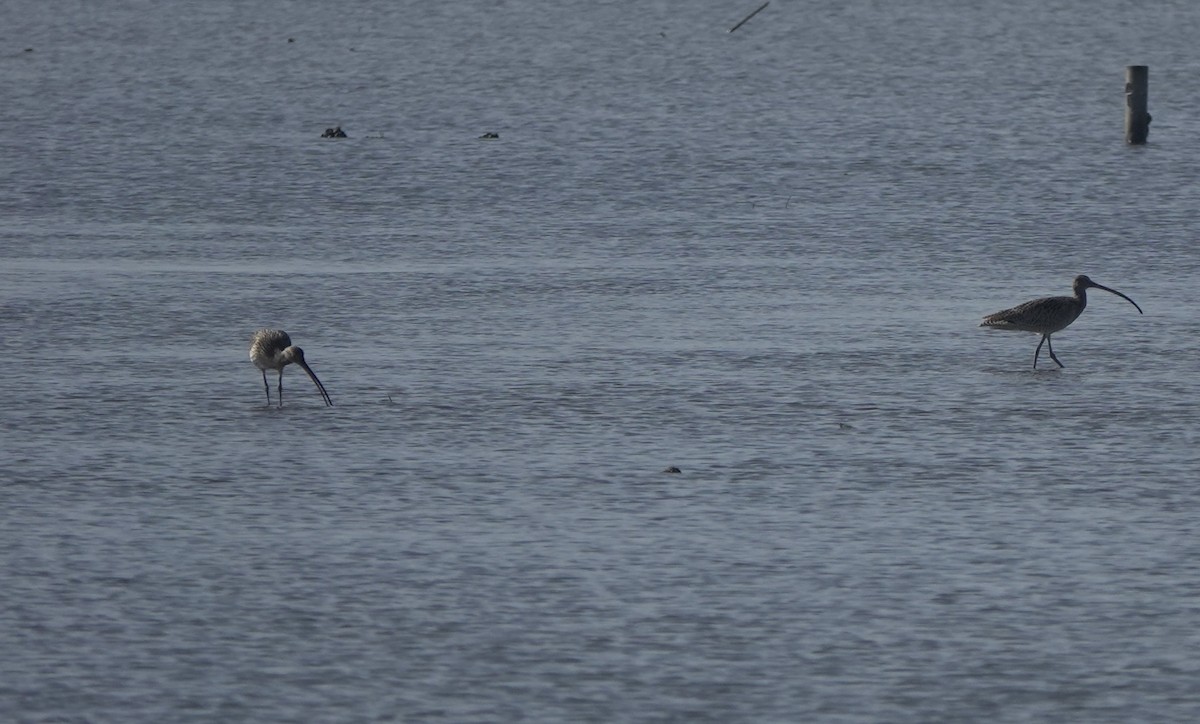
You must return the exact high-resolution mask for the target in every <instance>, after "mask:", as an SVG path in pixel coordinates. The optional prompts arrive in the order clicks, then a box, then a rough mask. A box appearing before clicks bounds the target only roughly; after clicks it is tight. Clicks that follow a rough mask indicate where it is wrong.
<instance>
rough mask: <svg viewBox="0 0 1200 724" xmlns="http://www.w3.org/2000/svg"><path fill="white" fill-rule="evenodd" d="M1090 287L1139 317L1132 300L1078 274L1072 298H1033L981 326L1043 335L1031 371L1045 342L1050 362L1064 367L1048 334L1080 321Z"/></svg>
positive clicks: (1135, 303) (987, 319)
mask: <svg viewBox="0 0 1200 724" xmlns="http://www.w3.org/2000/svg"><path fill="white" fill-rule="evenodd" d="M1089 288H1095V289H1103V290H1104V291H1106V292H1111V293H1113V294H1116V295H1117V296H1118V297H1121V298H1122V299H1124V300H1125V301H1127V302H1129V303H1130V304H1132V305H1133V306H1135V307H1137V310H1138V314H1142V313H1143V312H1142V308H1141V307H1138V305H1137V302H1135V301H1133V300H1132V299H1130V298H1129V297H1127V296H1125V295H1124V294H1122V293H1120V292H1118V291H1117V290H1116V289H1109V288H1108V287H1106V286H1104V285H1103V284H1097V283H1096V282H1094V281H1092V280H1091V279H1088V278H1087V276H1085V275H1083V274H1080V275H1079V276H1077V277H1075V283H1074V284H1073V285H1072V289H1073V290H1074V292H1075V296H1073V297H1042V298H1041V299H1034V300H1033V301H1031V302H1025V303H1024V304H1022V305H1019V306H1016V307H1013V308H1012V309H1005V310H1004V311H1003V312H996V313H995V314H989V315H988V316H986V317H984V318H983V323H982V324H980V325H979V326H980V327H992V328H994V329H1012V330H1016V331H1018V332H1037V333H1038V334H1040V335H1042V341H1041V342H1038V346H1037V349H1036V350H1034V352H1033V368H1034V369H1037V361H1038V354H1039V353H1040V352H1041V351H1042V344H1043V343H1044V344H1045V345H1046V346H1047V347H1048V348H1049V349H1050V359H1052V360H1054V363H1055V364H1057V365H1058V366H1059V367H1063V366H1064V365H1063V363H1062V362H1059V361H1058V357H1056V356H1054V344H1053V343H1052V342H1051V341H1050V335H1052V334H1054V333H1055V332H1058V331H1060V330H1063V329H1066V328H1067V327H1068V326H1070V324H1071V322H1074V321H1075V320H1076V319H1078V318H1079V315H1080V314H1082V313H1083V310H1084V308H1085V307H1087V290H1088V289H1089Z"/></svg>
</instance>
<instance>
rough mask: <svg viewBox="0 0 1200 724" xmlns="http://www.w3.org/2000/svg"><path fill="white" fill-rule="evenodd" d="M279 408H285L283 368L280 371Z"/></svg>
mask: <svg viewBox="0 0 1200 724" xmlns="http://www.w3.org/2000/svg"><path fill="white" fill-rule="evenodd" d="M279 406H280V407H283V368H282V367H281V368H280V369H279Z"/></svg>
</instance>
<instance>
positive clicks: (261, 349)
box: [250, 329, 333, 407]
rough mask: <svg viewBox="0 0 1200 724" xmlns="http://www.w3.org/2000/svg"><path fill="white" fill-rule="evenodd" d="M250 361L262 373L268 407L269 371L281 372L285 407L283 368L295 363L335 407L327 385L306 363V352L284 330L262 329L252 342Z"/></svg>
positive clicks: (280, 384)
mask: <svg viewBox="0 0 1200 724" xmlns="http://www.w3.org/2000/svg"><path fill="white" fill-rule="evenodd" d="M250 361H251V362H253V363H254V366H255V367H257V368H258V369H259V370H261V371H262V377H263V387H265V388H266V390H267V407H270V406H271V386H270V385H269V384H267V370H278V371H279V406H280V407H283V368H284V367H286V366H288V365H290V364H292V363H293V362H295V363H296V364H298V365H300V369H302V370H304V372H305V373H306V374H307V375H308V378H309V379H310V380H312V381H313V384H315V385H316V386H317V389H318V390H319V391H320V392H321V397H322V399H324V400H325V404H326V405H329V406H330V407H332V406H333V400H330V399H329V393H328V392H326V391H325V385H322V384H321V381H320V380H318V379H317V375H316V373H314V372H313V371H312V368H311V367H309V366H308V363H307V362H305V361H304V350H302V349H300V348H299V347H296V346H294V345H293V344H292V338H291V337H289V336H288V334H287V332H285V331H283V330H282V329H260V330H258V331H257V332H255V333H254V339H252V340H250Z"/></svg>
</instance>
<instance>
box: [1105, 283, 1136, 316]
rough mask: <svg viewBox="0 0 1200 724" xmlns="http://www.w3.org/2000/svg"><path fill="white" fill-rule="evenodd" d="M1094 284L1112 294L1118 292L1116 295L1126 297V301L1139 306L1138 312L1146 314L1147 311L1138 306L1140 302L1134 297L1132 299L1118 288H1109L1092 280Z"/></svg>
mask: <svg viewBox="0 0 1200 724" xmlns="http://www.w3.org/2000/svg"><path fill="white" fill-rule="evenodd" d="M1092 286H1093V287H1096V288H1097V289H1103V290H1104V291H1106V292H1110V293H1112V294H1116V295H1117V296H1118V297H1120V298H1121V299H1124V300H1125V301H1127V302H1129V303H1130V304H1132V305H1133V306H1135V307H1137V310H1138V314H1145V312H1143V311H1142V308H1141V307H1138V303H1137V302H1135V301H1133V300H1132V299H1130V298H1129V297H1127V296H1125V295H1124V294H1122V293H1120V292H1118V291H1117V290H1116V289H1109V288H1108V287H1106V286H1104V285H1103V284H1097V283H1096V282H1092Z"/></svg>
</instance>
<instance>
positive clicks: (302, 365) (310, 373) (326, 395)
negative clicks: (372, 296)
mask: <svg viewBox="0 0 1200 724" xmlns="http://www.w3.org/2000/svg"><path fill="white" fill-rule="evenodd" d="M1129 301H1133V300H1132V299H1131V300H1129ZM296 364H298V365H300V369H302V370H304V371H305V372H306V373H307V374H308V379H310V380H312V381H313V384H314V385H316V386H317V389H318V390H320V391H321V397H322V398H324V400H325V404H326V405H327V406H328V407H333V400H331V399H329V393H328V392H326V391H325V385H323V384H321V381H320V380H318V379H317V373H316V372H313V371H312V367H309V366H308V363H307V362H305V361H304V360H296Z"/></svg>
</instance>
